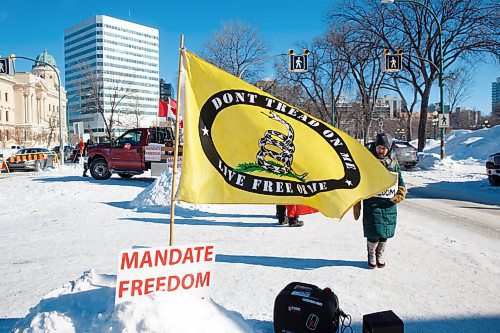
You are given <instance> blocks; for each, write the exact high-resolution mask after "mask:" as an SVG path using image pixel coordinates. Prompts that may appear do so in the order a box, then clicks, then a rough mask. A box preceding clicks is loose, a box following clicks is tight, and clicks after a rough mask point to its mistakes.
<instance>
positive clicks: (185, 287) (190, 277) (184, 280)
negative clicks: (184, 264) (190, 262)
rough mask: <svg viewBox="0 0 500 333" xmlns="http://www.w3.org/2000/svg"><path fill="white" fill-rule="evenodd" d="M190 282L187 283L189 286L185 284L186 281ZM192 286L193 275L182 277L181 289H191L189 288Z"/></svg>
mask: <svg viewBox="0 0 500 333" xmlns="http://www.w3.org/2000/svg"><path fill="white" fill-rule="evenodd" d="M188 279H189V280H190V281H189V284H186V280H188ZM193 284H194V276H193V274H187V275H184V277H183V278H182V288H183V289H191V287H192V286H193Z"/></svg>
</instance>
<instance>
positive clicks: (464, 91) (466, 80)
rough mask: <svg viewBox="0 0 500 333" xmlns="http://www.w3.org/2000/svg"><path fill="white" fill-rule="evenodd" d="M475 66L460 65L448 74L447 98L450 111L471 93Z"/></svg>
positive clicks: (446, 82)
mask: <svg viewBox="0 0 500 333" xmlns="http://www.w3.org/2000/svg"><path fill="white" fill-rule="evenodd" d="M472 74H473V68H472V67H470V66H460V67H458V68H456V69H454V70H453V72H451V73H450V74H447V75H446V81H445V88H446V89H445V97H446V98H445V100H446V101H447V102H448V104H449V105H450V112H453V111H454V110H455V108H456V107H457V106H459V105H460V104H461V103H463V102H464V101H465V100H467V98H469V97H470V95H471V86H472V84H473V80H472Z"/></svg>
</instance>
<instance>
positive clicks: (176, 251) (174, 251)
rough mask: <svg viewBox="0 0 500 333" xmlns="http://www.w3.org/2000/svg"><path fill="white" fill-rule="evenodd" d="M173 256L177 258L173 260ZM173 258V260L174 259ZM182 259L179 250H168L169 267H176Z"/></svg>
mask: <svg viewBox="0 0 500 333" xmlns="http://www.w3.org/2000/svg"><path fill="white" fill-rule="evenodd" d="M175 255H177V258H175ZM174 258H175V259H174ZM181 258H182V252H181V250H179V249H170V261H169V264H170V265H176V264H178V263H179V262H180V261H181Z"/></svg>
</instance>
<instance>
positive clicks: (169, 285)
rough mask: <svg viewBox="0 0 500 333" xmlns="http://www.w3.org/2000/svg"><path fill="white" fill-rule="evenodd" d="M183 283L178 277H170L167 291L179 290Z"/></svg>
mask: <svg viewBox="0 0 500 333" xmlns="http://www.w3.org/2000/svg"><path fill="white" fill-rule="evenodd" d="M173 281H175V287H174V286H172V282H173ZM180 283H181V280H180V279H179V277H178V276H175V275H172V276H169V277H168V285H167V291H174V290H176V289H177V288H179V284H180Z"/></svg>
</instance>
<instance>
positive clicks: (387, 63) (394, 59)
mask: <svg viewBox="0 0 500 333" xmlns="http://www.w3.org/2000/svg"><path fill="white" fill-rule="evenodd" d="M382 68H383V72H386V73H395V72H399V71H401V70H402V69H403V61H402V55H401V54H384V61H383V64H382Z"/></svg>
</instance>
